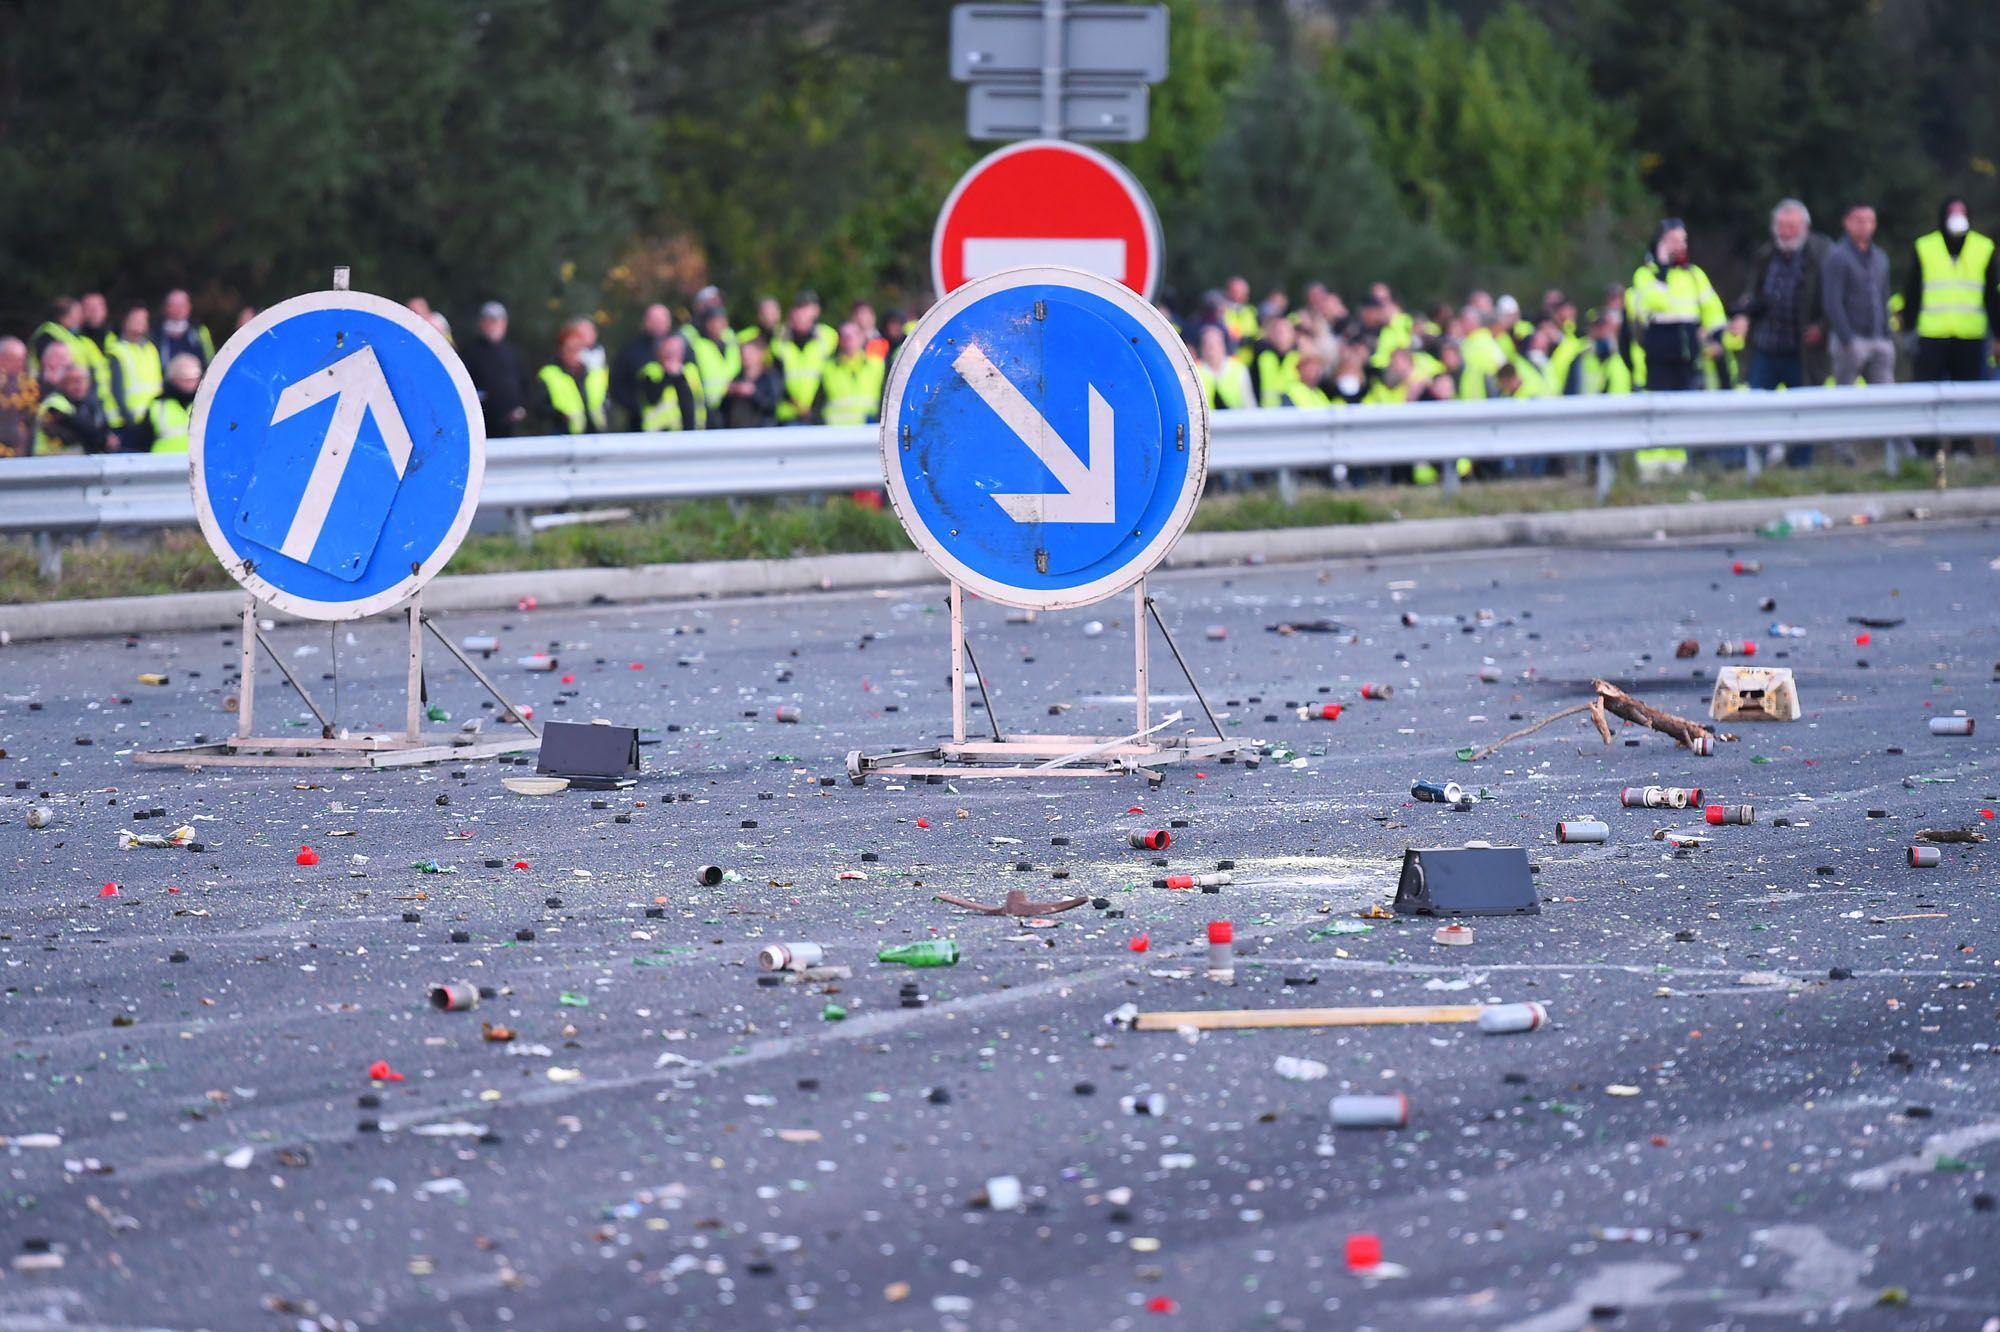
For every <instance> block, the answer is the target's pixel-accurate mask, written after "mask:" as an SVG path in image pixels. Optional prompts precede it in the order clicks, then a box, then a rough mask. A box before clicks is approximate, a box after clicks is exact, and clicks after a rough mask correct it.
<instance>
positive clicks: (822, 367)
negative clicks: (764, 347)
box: [771, 324, 840, 422]
mask: <svg viewBox="0 0 2000 1332" xmlns="http://www.w3.org/2000/svg"><path fill="white" fill-rule="evenodd" d="M839 345H840V335H839V334H838V333H836V332H834V331H833V330H832V329H830V328H828V327H827V326H826V325H825V324H818V325H815V326H814V328H813V331H812V334H811V336H810V337H809V338H808V339H807V340H806V342H805V344H804V345H803V346H802V345H800V344H799V343H798V342H796V341H794V340H793V338H792V332H791V330H790V329H789V328H787V329H785V330H784V331H783V332H782V333H780V334H779V335H778V337H777V338H775V339H774V340H773V341H772V343H771V359H772V360H773V361H775V362H777V364H778V369H779V370H780V371H781V372H783V374H784V376H785V397H784V400H783V401H782V402H780V403H779V404H778V420H779V421H781V422H782V421H796V420H798V419H799V418H800V417H801V416H804V415H805V414H806V413H807V412H809V411H811V410H812V404H813V399H814V398H816V397H818V396H819V379H820V376H821V375H822V374H824V373H826V363H827V362H828V361H830V360H832V359H833V352H834V348H835V347H837V346H839Z"/></svg>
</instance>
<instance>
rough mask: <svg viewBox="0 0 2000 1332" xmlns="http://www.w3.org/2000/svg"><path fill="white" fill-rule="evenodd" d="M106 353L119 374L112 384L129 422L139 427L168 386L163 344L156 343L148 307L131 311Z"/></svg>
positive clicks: (140, 306) (114, 377) (106, 348)
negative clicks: (165, 386) (138, 424)
mask: <svg viewBox="0 0 2000 1332" xmlns="http://www.w3.org/2000/svg"><path fill="white" fill-rule="evenodd" d="M104 350H105V352H106V353H107V354H108V355H109V357H110V361H111V365H112V367H113V368H114V370H115V371H116V373H115V374H114V375H113V376H112V382H113V384H114V386H115V388H116V389H117V393H118V400H119V403H120V405H121V406H122V408H123V414H124V417H125V420H126V421H127V422H128V423H130V424H135V425H136V424H137V423H139V422H141V421H144V420H146V419H147V416H146V409H147V408H149V407H151V406H152V405H153V399H155V398H157V397H159V396H160V390H161V388H162V387H164V385H165V383H166V364H165V362H163V361H162V360H161V359H160V344H159V343H157V342H154V341H153V316H152V312H151V311H149V310H148V309H147V308H146V307H145V306H144V305H135V306H133V307H132V308H131V309H129V310H127V311H126V312H125V318H124V320H123V321H122V322H121V323H120V324H119V327H118V332H117V333H115V334H113V335H112V336H110V337H109V338H107V339H106V340H105V343H104Z"/></svg>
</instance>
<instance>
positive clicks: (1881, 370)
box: [1820, 203, 1916, 474]
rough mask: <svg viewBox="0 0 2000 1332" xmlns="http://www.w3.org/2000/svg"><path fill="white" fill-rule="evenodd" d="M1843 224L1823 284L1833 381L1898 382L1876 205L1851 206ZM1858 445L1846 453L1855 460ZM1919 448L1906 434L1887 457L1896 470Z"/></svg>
mask: <svg viewBox="0 0 2000 1332" xmlns="http://www.w3.org/2000/svg"><path fill="white" fill-rule="evenodd" d="M1842 226H1843V227H1844V228H1845V230H1846V232H1847V235H1846V236H1845V237H1844V238H1843V239H1842V240H1841V241H1840V243H1839V244H1837V245H1834V246H1831V247H1829V248H1828V250H1827V252H1826V258H1825V259H1823V260H1822V261H1821V262H1820V288H1821V291H1822V293H1823V299H1824V301H1825V303H1826V327H1827V333H1828V335H1829V336H1828V339H1827V340H1828V343H1829V350H1830V351H1831V352H1832V354H1833V382H1834V383H1836V384H1843V385H1845V384H1852V383H1854V382H1855V381H1856V380H1859V381H1860V382H1861V383H1864V384H1893V383H1895V382H1896V342H1895V339H1894V338H1893V337H1891V336H1890V333H1889V256H1888V255H1887V254H1884V253H1883V252H1882V247H1881V246H1879V245H1877V244H1876V243H1875V210H1874V208H1872V207H1870V206H1869V205H1868V204H1864V203H1858V204H1854V205H1852V206H1850V207H1849V208H1848V210H1847V217H1846V218H1845V219H1844V220H1843V222H1842ZM1853 451H1854V450H1853V446H1852V445H1845V446H1842V447H1841V449H1840V452H1841V454H1842V455H1843V456H1845V457H1847V458H1848V459H1849V460H1850V461H1851V460H1852V454H1853ZM1915 452H1916V447H1915V446H1914V445H1913V444H1911V443H1910V441H1908V440H1906V439H1892V440H1888V441H1886V442H1885V443H1884V444H1883V454H1882V462H1883V465H1884V466H1885V467H1887V468H1888V470H1889V471H1890V472H1891V473H1892V474H1893V473H1894V472H1895V470H1896V465H1897V462H1898V460H1899V459H1900V458H1902V457H1903V456H1904V455H1905V454H1914V453H1915Z"/></svg>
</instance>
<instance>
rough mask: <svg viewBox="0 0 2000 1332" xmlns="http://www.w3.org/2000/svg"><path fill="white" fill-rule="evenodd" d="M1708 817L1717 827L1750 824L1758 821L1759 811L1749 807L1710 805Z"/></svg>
mask: <svg viewBox="0 0 2000 1332" xmlns="http://www.w3.org/2000/svg"><path fill="white" fill-rule="evenodd" d="M1706 817H1707V819H1708V821H1709V822H1710V823H1711V824H1714V825H1715V826H1717V827H1721V826H1722V825H1723V824H1725V823H1744V824H1748V823H1755V822H1756V821H1757V811H1756V810H1755V809H1754V808H1752V807H1751V806H1749V805H1710V806H1709V807H1708V811H1707V814H1706Z"/></svg>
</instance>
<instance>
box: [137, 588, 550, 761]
mask: <svg viewBox="0 0 2000 1332" xmlns="http://www.w3.org/2000/svg"><path fill="white" fill-rule="evenodd" d="M405 613H406V615H407V621H406V622H407V625H408V629H409V675H408V679H407V682H406V684H407V689H408V697H407V700H406V703H407V706H406V709H405V713H404V721H405V726H404V729H403V732H402V733H401V734H400V735H392V734H374V733H365V734H362V735H340V734H337V731H338V726H337V724H336V723H335V721H334V719H333V718H332V717H330V716H328V715H327V713H326V712H325V711H323V710H322V709H321V708H320V706H319V703H318V702H317V701H316V700H315V699H314V698H313V696H312V695H311V694H310V693H309V692H307V690H306V687H305V685H303V684H302V683H300V681H299V679H298V677H297V676H295V675H293V674H292V671H291V668H290V667H288V666H286V665H285V662H284V659H283V658H282V657H280V656H279V655H278V652H277V649H276V648H274V647H272V646H271V643H270V640H268V639H266V638H265V637H264V633H263V630H262V629H261V628H259V626H258V623H257V598H256V597H255V596H254V595H252V594H250V593H248V592H246V593H244V595H243V639H242V658H241V660H242V672H243V678H242V681H241V686H240V688H239V689H238V691H237V699H238V703H237V716H236V735H235V736H234V737H233V738H232V739H229V740H223V741H220V742H216V743H207V744H194V745H176V746H173V747H171V748H168V749H156V750H142V751H140V752H138V753H135V754H133V756H132V757H133V759H134V761H135V762H139V763H144V764H149V765H153V766H164V767H183V768H204V767H219V768H222V767H234V768H408V767H416V766H419V765H422V764H425V763H445V762H451V761H461V760H465V759H475V758H494V757H497V756H498V755H501V754H515V753H520V752H522V751H524V750H530V749H534V748H536V747H537V746H539V745H540V743H541V731H540V730H539V729H538V728H537V727H536V726H535V723H534V722H533V721H532V720H531V719H530V718H529V717H528V716H527V714H526V713H525V712H524V711H523V710H522V709H521V708H520V707H518V706H516V705H515V703H514V702H513V700H512V699H510V698H508V697H507V696H506V695H505V694H503V693H501V692H500V687H499V686H498V685H496V684H495V683H494V682H493V681H492V680H491V679H490V678H488V676H487V675H486V673H485V672H484V671H482V670H480V669H479V667H477V666H475V665H473V663H472V661H471V660H470V659H469V658H467V657H466V655H465V654H464V653H463V652H461V651H460V650H459V647H458V644H456V643H454V642H452V641H451V640H450V639H449V638H447V637H445V635H444V631H443V630H441V629H439V628H438V627H437V625H436V624H435V623H433V622H432V620H431V618H430V617H429V616H428V615H426V614H424V610H423V593H422V592H421V591H419V592H418V593H417V594H416V595H415V596H413V597H411V598H410V601H409V604H408V606H407V607H406V608H405ZM425 630H429V631H430V633H431V635H432V637H434V638H436V639H437V641H438V642H439V643H441V644H443V645H444V648H445V650H446V651H447V652H449V653H451V655H452V656H453V657H455V658H457V659H458V663H459V664H460V665H461V666H463V667H465V669H466V670H468V671H470V672H471V673H472V678H473V679H475V680H477V681H478V682H479V683H480V685H481V686H482V687H483V688H484V689H485V690H486V692H487V693H489V694H491V695H492V696H493V699H494V701H495V702H496V703H498V704H499V706H500V709H501V711H500V717H499V720H500V722H501V724H502V725H518V726H519V727H521V729H522V730H524V731H526V732H527V736H526V737H525V738H523V737H518V736H512V735H509V736H483V737H482V736H480V735H477V734H468V733H466V732H462V731H459V732H437V731H433V732H428V733H426V732H425V731H424V730H423V729H422V728H423V718H424V706H423V705H424V692H425V690H424V631H425ZM259 644H262V645H263V648H264V650H265V651H266V652H268V653H269V654H270V656H271V661H272V663H273V664H274V665H276V666H277V668H278V672H279V674H281V675H282V676H284V678H285V681H286V683H288V684H290V685H291V686H292V688H293V689H296V690H297V691H298V694H299V697H300V698H302V699H304V700H305V704H306V706H307V707H308V708H310V709H311V710H312V714H313V716H314V717H316V718H318V720H319V724H320V734H319V735H318V737H316V738H312V739H304V738H299V737H292V736H259V735H257V734H256V733H255V727H256V722H255V719H254V710H255V706H256V697H257V647H258V645H259Z"/></svg>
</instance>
